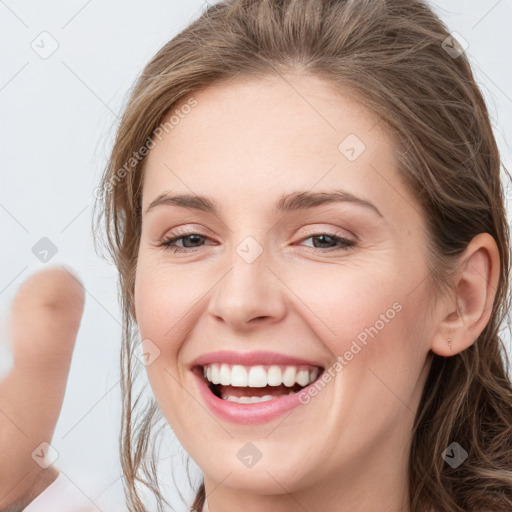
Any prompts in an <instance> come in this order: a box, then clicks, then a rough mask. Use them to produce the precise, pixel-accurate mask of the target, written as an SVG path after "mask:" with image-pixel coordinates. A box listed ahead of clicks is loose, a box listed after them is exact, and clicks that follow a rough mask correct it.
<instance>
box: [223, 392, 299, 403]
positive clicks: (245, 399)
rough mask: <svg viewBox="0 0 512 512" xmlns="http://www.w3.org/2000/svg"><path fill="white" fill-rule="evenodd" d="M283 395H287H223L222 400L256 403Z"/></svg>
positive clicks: (290, 393) (291, 393)
mask: <svg viewBox="0 0 512 512" xmlns="http://www.w3.org/2000/svg"><path fill="white" fill-rule="evenodd" d="M293 393H294V392H293V391H290V392H289V393H288V395H293ZM282 396H287V395H280V396H272V395H265V396H240V397H238V396H231V395H227V396H223V397H222V400H227V401H228V402H236V403H237V404H256V403H258V402H266V401H268V400H273V399H274V398H281V397H282Z"/></svg>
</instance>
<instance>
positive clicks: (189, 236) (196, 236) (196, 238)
mask: <svg viewBox="0 0 512 512" xmlns="http://www.w3.org/2000/svg"><path fill="white" fill-rule="evenodd" d="M201 238H203V237H202V236H201V235H188V236H187V237H185V238H184V239H183V245H185V247H188V246H187V244H186V243H185V242H186V241H190V239H195V241H196V242H198V241H200V240H198V239H201ZM192 243H194V241H192Z"/></svg>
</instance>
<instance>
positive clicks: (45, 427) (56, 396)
mask: <svg viewBox="0 0 512 512" xmlns="http://www.w3.org/2000/svg"><path fill="white" fill-rule="evenodd" d="M84 302H85V294H84V289H83V286H82V284H81V282H80V281H79V280H78V278H77V277H75V276H74V275H72V274H71V273H70V271H69V270H67V269H65V268H64V267H50V268H45V269H44V270H41V271H38V272H37V273H36V274H33V275H32V276H30V277H29V278H28V279H27V280H26V281H24V282H23V283H22V284H21V286H20V288H19V290H18V291H17V293H16V295H15V297H14V299H13V302H12V305H11V311H10V317H9V328H10V340H11V343H12V345H11V346H12V353H13V359H14V363H13V367H12V370H11V371H10V373H9V374H8V375H7V376H5V377H4V378H3V379H1V380H0V510H3V509H4V508H6V507H7V506H9V505H12V504H13V503H17V504H18V503H19V504H24V505H28V503H30V502H31V501H33V500H34V499H35V497H36V496H38V495H39V494H40V493H41V492H42V491H43V490H44V489H46V488H47V487H48V486H49V485H50V484H51V483H52V482H53V481H55V479H56V478H57V476H58V475H59V472H58V470H57V469H56V468H55V466H54V465H50V466H49V467H47V468H45V467H44V466H45V465H47V464H48V461H47V460H45V459H44V455H45V450H44V449H42V448H38V447H39V445H41V443H51V440H52V437H53V434H54V431H55V426H56V424H57V420H58V418H59V414H60V411H61V408H62V402H63V400H64V394H65V391H66V383H67V379H68V375H69V368H70V364H71V358H72V354H73V349H74V346H75V341H76V336H77V333H78V328H79V326H80V321H81V318H82V313H83V309H84ZM36 449H37V452H36V453H35V454H34V455H33V452H35V451H36Z"/></svg>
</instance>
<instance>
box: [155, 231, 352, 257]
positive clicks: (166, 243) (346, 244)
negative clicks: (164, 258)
mask: <svg viewBox="0 0 512 512" xmlns="http://www.w3.org/2000/svg"><path fill="white" fill-rule="evenodd" d="M191 235H199V236H200V237H202V238H208V237H207V236H205V235H201V233H196V232H194V231H190V232H185V233H180V234H179V236H174V237H172V238H165V239H163V240H162V241H161V242H160V243H159V244H158V246H159V247H164V248H165V249H167V250H172V249H174V253H177V252H189V251H195V250H196V249H201V248H202V247H204V246H200V247H179V246H173V245H172V244H174V242H176V241H178V240H180V239H182V238H187V237H188V236H191ZM324 235H327V236H328V237H330V238H332V239H333V241H334V242H336V243H341V244H342V245H341V246H338V247H328V248H327V249H320V248H318V247H308V248H309V249H310V250H312V251H313V252H316V251H320V252H330V251H335V252H337V251H347V250H349V249H350V248H351V247H354V246H355V245H356V243H355V242H353V241H352V240H348V239H346V238H342V237H339V236H337V235H335V234H334V233H329V232H322V233H316V234H313V235H310V236H308V237H306V238H303V239H302V240H301V241H305V240H307V239H308V238H318V237H320V236H324Z"/></svg>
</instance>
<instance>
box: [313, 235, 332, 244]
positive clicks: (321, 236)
mask: <svg viewBox="0 0 512 512" xmlns="http://www.w3.org/2000/svg"><path fill="white" fill-rule="evenodd" d="M315 238H316V239H323V240H324V242H325V239H326V238H330V239H331V242H332V241H333V238H332V237H331V236H329V235H318V236H316V237H315ZM315 247H316V245H315Z"/></svg>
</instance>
